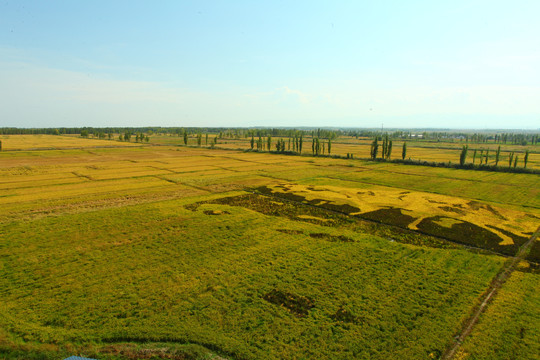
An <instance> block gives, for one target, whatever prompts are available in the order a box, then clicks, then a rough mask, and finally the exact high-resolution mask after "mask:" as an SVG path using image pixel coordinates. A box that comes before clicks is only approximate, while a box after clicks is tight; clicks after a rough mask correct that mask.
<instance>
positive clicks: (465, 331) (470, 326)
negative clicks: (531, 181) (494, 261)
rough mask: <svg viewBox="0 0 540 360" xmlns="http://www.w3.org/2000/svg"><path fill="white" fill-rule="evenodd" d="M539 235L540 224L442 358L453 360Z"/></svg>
mask: <svg viewBox="0 0 540 360" xmlns="http://www.w3.org/2000/svg"><path fill="white" fill-rule="evenodd" d="M538 235H540V226H539V227H538V229H536V232H535V233H534V234H533V235H532V236H531V237H530V239H529V240H527V242H526V243H525V244H523V245H522V246H521V248H520V249H519V250H518V252H517V254H516V256H515V257H513V258H512V259H509V260H508V261H507V262H506V263H505V264H504V266H503V268H502V269H501V270H500V271H499V273H498V274H497V275H495V277H494V278H493V280H492V281H491V284H490V286H489V288H488V290H486V292H485V293H484V294H483V295H482V297H481V298H480V300H481V302H480V304H479V305H477V306H476V307H475V309H474V311H473V312H472V314H471V316H470V317H469V318H468V319H467V320H466V321H465V323H464V324H463V326H462V328H461V330H460V331H459V333H458V334H456V336H455V337H454V342H453V343H452V344H451V345H450V347H449V348H448V349H447V350H446V351H445V352H444V354H443V355H442V356H441V359H442V360H451V359H453V358H454V356H455V355H456V352H457V351H458V350H459V348H460V347H461V344H463V341H464V340H465V338H466V337H467V336H468V335H469V334H470V333H471V332H472V330H473V328H474V326H475V325H476V323H477V322H478V319H479V318H480V315H482V313H483V312H484V311H485V309H486V307H487V306H488V304H489V302H490V301H491V300H492V299H493V298H494V297H495V295H497V291H498V290H499V289H500V287H501V286H502V285H503V284H504V283H505V282H506V281H507V280H508V278H509V277H510V275H512V273H513V272H514V270H515V269H516V266H517V264H518V263H519V262H520V261H522V260H524V258H525V256H526V255H527V253H528V251H529V250H530V247H531V246H532V244H533V243H534V241H535V240H536V238H537V237H538Z"/></svg>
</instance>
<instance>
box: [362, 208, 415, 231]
mask: <svg viewBox="0 0 540 360" xmlns="http://www.w3.org/2000/svg"><path fill="white" fill-rule="evenodd" d="M356 216H359V217H361V218H364V219H368V220H371V221H376V222H380V223H383V224H389V225H396V226H399V227H403V228H406V227H407V226H408V225H409V224H410V223H412V222H413V221H414V220H416V218H414V217H412V216H410V215H406V214H403V213H402V212H401V209H398V208H388V209H379V210H375V211H370V212H367V213H364V214H360V215H356Z"/></svg>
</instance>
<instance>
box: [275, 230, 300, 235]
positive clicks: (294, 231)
mask: <svg viewBox="0 0 540 360" xmlns="http://www.w3.org/2000/svg"><path fill="white" fill-rule="evenodd" d="M277 231H279V232H281V233H284V234H290V235H300V234H303V233H304V232H303V231H302V230H290V229H277Z"/></svg>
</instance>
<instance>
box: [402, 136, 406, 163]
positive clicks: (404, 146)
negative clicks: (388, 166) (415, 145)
mask: <svg viewBox="0 0 540 360" xmlns="http://www.w3.org/2000/svg"><path fill="white" fill-rule="evenodd" d="M405 156H407V142H406V141H404V142H403V149H402V150H401V159H402V160H405Z"/></svg>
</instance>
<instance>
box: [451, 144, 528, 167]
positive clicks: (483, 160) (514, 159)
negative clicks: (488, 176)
mask: <svg viewBox="0 0 540 360" xmlns="http://www.w3.org/2000/svg"><path fill="white" fill-rule="evenodd" d="M468 151H469V146H468V145H464V146H463V148H462V149H461V153H460V155H459V165H461V166H464V165H465V163H466V160H467V153H468ZM477 154H478V150H477V149H474V153H473V159H472V164H473V165H474V164H475V162H476V157H477ZM478 155H479V160H480V162H479V165H488V160H489V149H487V150H486V152H485V154H484V150H483V149H480V153H479V154H478ZM518 159H519V156H518V155H516V154H515V152H511V153H510V154H509V156H508V167H512V166H513V167H514V168H516V167H517V165H518ZM500 160H501V146H500V145H499V147H498V148H497V152H496V153H495V164H494V165H495V167H497V166H499V161H500ZM528 161H529V150H526V151H525V156H524V157H523V168H524V169H526V168H527V162H528Z"/></svg>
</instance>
